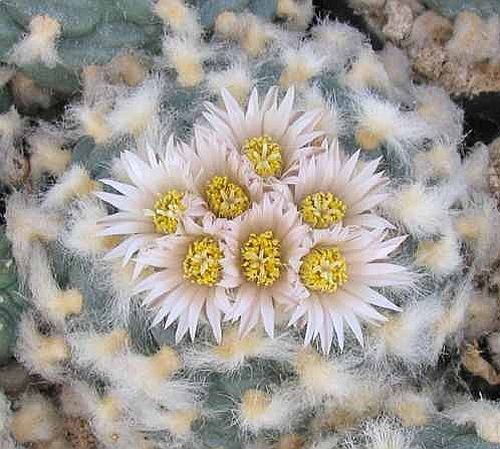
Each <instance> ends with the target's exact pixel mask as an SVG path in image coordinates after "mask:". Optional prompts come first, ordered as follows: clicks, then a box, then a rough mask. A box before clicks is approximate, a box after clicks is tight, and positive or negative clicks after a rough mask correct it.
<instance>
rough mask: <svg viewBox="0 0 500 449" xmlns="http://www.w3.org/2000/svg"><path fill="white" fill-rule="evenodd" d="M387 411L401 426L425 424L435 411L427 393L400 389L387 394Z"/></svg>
mask: <svg viewBox="0 0 500 449" xmlns="http://www.w3.org/2000/svg"><path fill="white" fill-rule="evenodd" d="M385 408H386V410H387V412H388V413H389V414H391V415H393V416H394V417H396V418H398V419H399V421H400V422H401V424H403V426H405V427H408V426H425V425H426V424H428V423H429V421H430V420H431V419H432V417H433V415H434V414H435V413H436V409H435V407H434V404H433V403H432V399H431V397H430V395H429V394H426V393H416V392H414V391H412V390H402V391H399V392H396V393H392V394H390V395H389V398H388V400H387V402H386V404H385Z"/></svg>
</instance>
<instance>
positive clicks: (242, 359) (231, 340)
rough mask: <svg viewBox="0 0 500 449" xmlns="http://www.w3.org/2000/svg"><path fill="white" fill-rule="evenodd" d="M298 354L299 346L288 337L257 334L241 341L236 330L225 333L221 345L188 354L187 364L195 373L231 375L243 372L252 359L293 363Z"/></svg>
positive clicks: (252, 334)
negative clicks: (241, 369) (217, 372)
mask: <svg viewBox="0 0 500 449" xmlns="http://www.w3.org/2000/svg"><path fill="white" fill-rule="evenodd" d="M296 350H297V345H296V344H295V343H294V341H293V340H292V339H291V338H288V337H287V336H280V337H276V338H268V337H266V336H264V335H262V333H261V332H259V331H254V332H251V333H250V334H248V335H247V336H246V337H243V338H242V339H239V338H238V336H237V333H236V329H225V331H224V337H223V340H222V343H221V344H220V345H217V346H213V347H211V348H207V349H205V350H197V349H193V350H191V351H188V352H187V354H186V358H185V362H186V366H188V367H189V368H192V369H210V370H214V371H219V372H228V373H230V372H234V371H236V370H237V369H240V368H241V367H242V366H243V365H244V364H245V363H247V362H248V360H251V359H265V360H275V361H278V362H285V361H290V360H291V359H292V357H293V356H294V354H295V353H296Z"/></svg>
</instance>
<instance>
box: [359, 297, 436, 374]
mask: <svg viewBox="0 0 500 449" xmlns="http://www.w3.org/2000/svg"><path fill="white" fill-rule="evenodd" d="M442 312H443V308H442V306H441V304H440V303H439V301H438V300H437V298H433V297H431V298H427V299H426V300H421V301H419V302H416V303H413V304H411V305H407V306H406V307H405V309H404V310H403V312H401V313H400V314H398V315H394V316H392V317H391V319H389V321H388V322H387V323H385V324H383V325H381V326H380V327H378V328H374V329H373V330H372V332H371V335H370V339H369V344H368V354H369V355H370V356H372V357H374V358H375V359H376V360H379V361H384V360H388V359H391V358H396V359H399V360H400V361H401V362H403V363H405V364H408V365H421V364H431V363H434V362H435V361H436V358H437V356H438V354H439V353H436V351H435V344H434V338H435V325H436V323H437V321H438V320H439V318H440V317H441V315H442Z"/></svg>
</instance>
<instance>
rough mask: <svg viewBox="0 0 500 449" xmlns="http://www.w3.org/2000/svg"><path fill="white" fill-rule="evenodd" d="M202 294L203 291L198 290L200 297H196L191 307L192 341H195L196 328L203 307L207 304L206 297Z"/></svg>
mask: <svg viewBox="0 0 500 449" xmlns="http://www.w3.org/2000/svg"><path fill="white" fill-rule="evenodd" d="M201 294H202V292H200V290H198V293H197V295H198V298H196V299H194V300H193V302H192V303H191V306H190V307H189V320H188V321H189V335H190V336H191V340H192V341H194V337H195V335H196V328H197V326H198V320H199V318H200V313H201V309H202V308H203V306H204V304H205V298H202V297H201Z"/></svg>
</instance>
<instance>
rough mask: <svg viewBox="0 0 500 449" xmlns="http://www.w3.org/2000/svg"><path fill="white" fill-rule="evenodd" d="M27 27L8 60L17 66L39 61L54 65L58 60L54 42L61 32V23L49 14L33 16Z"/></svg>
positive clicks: (48, 65)
mask: <svg viewBox="0 0 500 449" xmlns="http://www.w3.org/2000/svg"><path fill="white" fill-rule="evenodd" d="M29 28H30V33H29V34H28V35H27V36H25V37H24V39H23V40H22V41H21V42H19V43H17V44H16V45H15V46H14V48H13V50H12V54H11V55H10V58H9V59H10V61H11V62H12V63H13V64H16V65H18V66H23V65H28V64H33V63H36V62H41V63H42V64H44V65H46V66H47V67H50V68H53V67H55V66H56V64H57V63H58V62H59V57H58V55H57V50H56V46H55V44H56V39H57V38H58V37H59V35H60V34H61V24H60V23H59V22H58V21H57V20H55V19H53V18H52V17H49V16H35V17H33V18H32V19H31V22H30V24H29Z"/></svg>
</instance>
